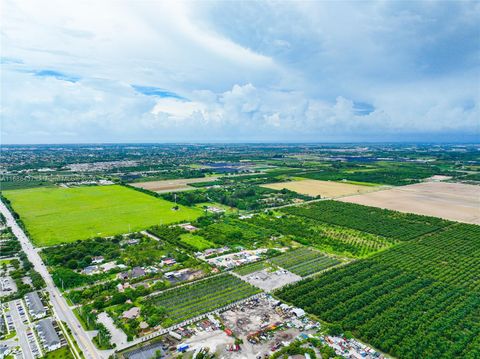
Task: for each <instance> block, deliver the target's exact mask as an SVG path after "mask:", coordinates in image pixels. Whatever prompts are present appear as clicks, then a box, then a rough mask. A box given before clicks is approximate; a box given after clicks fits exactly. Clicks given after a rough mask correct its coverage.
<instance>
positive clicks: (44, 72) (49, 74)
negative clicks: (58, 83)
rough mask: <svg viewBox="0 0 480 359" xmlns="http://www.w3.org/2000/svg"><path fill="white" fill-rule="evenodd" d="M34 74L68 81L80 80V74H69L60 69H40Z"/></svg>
mask: <svg viewBox="0 0 480 359" xmlns="http://www.w3.org/2000/svg"><path fill="white" fill-rule="evenodd" d="M34 74H35V76H38V77H54V78H56V79H57V80H62V81H68V82H77V81H78V80H80V77H78V76H73V75H67V74H64V73H62V72H60V71H55V70H38V71H35V72H34Z"/></svg>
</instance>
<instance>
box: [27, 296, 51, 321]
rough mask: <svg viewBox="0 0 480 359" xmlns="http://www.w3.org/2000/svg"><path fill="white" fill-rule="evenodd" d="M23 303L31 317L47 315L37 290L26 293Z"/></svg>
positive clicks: (37, 317) (38, 317) (36, 317)
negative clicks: (25, 304)
mask: <svg viewBox="0 0 480 359" xmlns="http://www.w3.org/2000/svg"><path fill="white" fill-rule="evenodd" d="M25 303H27V308H28V312H29V313H30V315H31V316H32V318H34V319H40V318H43V317H45V316H46V315H47V310H46V309H45V306H44V305H43V303H42V300H41V299H40V297H39V296H38V293H37V292H31V293H27V295H26V296H25Z"/></svg>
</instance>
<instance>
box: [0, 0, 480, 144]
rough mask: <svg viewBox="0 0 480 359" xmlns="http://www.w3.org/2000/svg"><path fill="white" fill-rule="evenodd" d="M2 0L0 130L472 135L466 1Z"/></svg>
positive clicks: (474, 114) (474, 59) (114, 136)
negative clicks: (162, 93) (141, 89)
mask: <svg viewBox="0 0 480 359" xmlns="http://www.w3.org/2000/svg"><path fill="white" fill-rule="evenodd" d="M1 1H2V10H3V12H2V15H1V20H2V34H1V36H2V56H5V57H7V58H9V59H10V60H9V61H6V62H5V63H3V64H2V86H3V89H4V91H3V92H2V101H1V102H2V103H1V111H2V112H1V113H2V119H3V121H2V122H3V125H2V140H3V141H4V142H63V141H67V142H87V141H192V140H195V141H212V140H237V141H249V140H284V141H285V140H288V141H301V140H308V141H329V140H343V141H348V140H351V141H355V140H369V139H380V140H381V139H396V140H401V139H408V138H409V137H408V136H410V135H411V134H412V133H415V132H417V133H420V134H422V136H423V137H422V138H424V139H425V140H430V139H434V138H435V136H436V135H437V134H442V136H445V134H449V133H452V134H454V135H456V134H465V135H467V136H468V135H470V138H474V135H475V134H478V132H479V124H478V118H479V117H480V114H479V107H480V106H479V103H480V98H479V97H480V95H479V93H480V91H479V88H478V82H479V80H480V78H479V64H478V59H479V49H478V43H477V44H475V29H477V30H476V35H477V39H478V35H479V34H478V27H477V26H476V24H477V23H478V21H476V20H479V21H480V6H478V4H475V3H474V2H462V3H461V4H459V5H457V4H455V3H424V2H418V3H416V2H410V3H408V4H407V3H402V2H388V3H385V2H371V3H368V4H366V5H365V4H363V5H357V4H355V3H328V2H320V3H319V2H309V3H308V2H293V3H289V2H284V3H278V2H273V3H271V2H268V1H265V2H246V3H244V2H213V1H212V2H207V3H206V2H188V1H187V2H183V1H182V2H161V1H160V2H151V1H149V2H135V4H132V2H129V1H113V0H106V1H100V2H98V1H93V0H88V1H87V0H82V1H76V2H65V1H60V0H48V1H47V0H25V1H21V2H18V1H13V0H1ZM352 24H355V26H352ZM12 59H13V60H18V61H13V60H12ZM40 70H53V71H57V72H60V73H64V74H66V75H68V76H70V77H72V78H77V77H78V78H79V80H78V81H76V82H69V81H64V80H62V79H61V78H56V77H54V76H44V77H40V76H35V72H36V71H37V72H38V71H40ZM67 79H68V78H67ZM132 84H136V85H141V86H154V87H158V88H162V89H165V90H166V91H169V92H173V93H175V94H178V96H180V97H182V98H185V99H188V100H184V99H177V98H175V97H155V96H145V95H143V94H140V93H138V92H136V91H135V90H134V89H133V88H132V87H131V85H132ZM7 90H8V91H7ZM359 102H360V103H367V104H368V105H371V106H372V107H373V111H372V112H371V113H369V114H368V113H367V114H363V115H360V114H359V113H358V111H357V110H356V106H357V105H356V104H357V103H359Z"/></svg>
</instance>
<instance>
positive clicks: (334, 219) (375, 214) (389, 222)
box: [282, 201, 451, 241]
mask: <svg viewBox="0 0 480 359" xmlns="http://www.w3.org/2000/svg"><path fill="white" fill-rule="evenodd" d="M282 211H283V212H286V213H290V214H294V215H297V216H303V217H306V218H310V219H313V220H316V221H322V222H326V223H330V224H335V225H339V226H345V227H349V228H354V229H357V230H360V231H364V232H367V233H372V234H376V235H379V236H383V237H387V238H392V239H395V240H400V241H407V240H411V239H414V238H417V237H419V236H421V235H424V234H427V233H431V232H434V231H437V230H439V229H440V228H443V227H445V226H447V225H449V224H451V222H448V221H445V220H442V219H439V218H433V217H426V216H419V215H414V214H405V213H400V212H396V211H390V210H386V209H380V208H375V207H367V206H362V205H358V204H353V203H343V202H338V201H321V202H316V203H314V204H310V205H308V206H298V207H286V208H283V209H282Z"/></svg>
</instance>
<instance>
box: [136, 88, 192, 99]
mask: <svg viewBox="0 0 480 359" xmlns="http://www.w3.org/2000/svg"><path fill="white" fill-rule="evenodd" d="M131 86H132V87H133V88H134V89H135V91H137V92H138V93H141V94H143V95H146V96H157V97H163V98H166V97H170V98H176V99H179V100H186V98H185V97H182V96H180V95H178V94H176V93H175V92H172V91H168V90H165V89H162V88H160V87H153V86H140V85H131Z"/></svg>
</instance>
